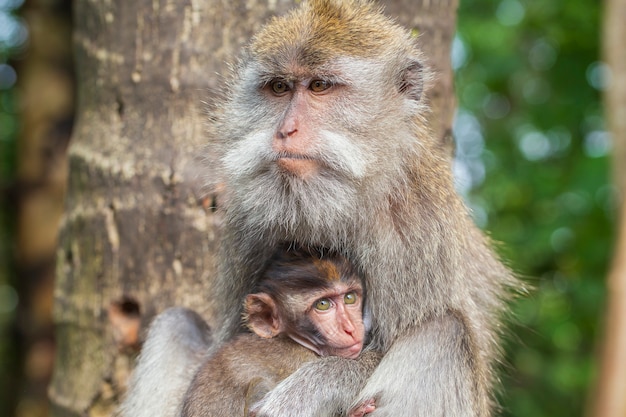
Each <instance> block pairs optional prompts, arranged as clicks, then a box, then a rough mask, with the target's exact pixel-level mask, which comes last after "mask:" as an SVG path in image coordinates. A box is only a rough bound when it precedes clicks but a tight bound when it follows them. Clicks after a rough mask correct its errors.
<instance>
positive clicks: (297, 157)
mask: <svg viewBox="0 0 626 417" xmlns="http://www.w3.org/2000/svg"><path fill="white" fill-rule="evenodd" d="M281 159H295V160H303V161H313V160H314V158H312V157H310V156H308V155H302V154H297V153H291V152H279V153H278V154H277V155H276V159H275V160H276V161H280V160H281Z"/></svg>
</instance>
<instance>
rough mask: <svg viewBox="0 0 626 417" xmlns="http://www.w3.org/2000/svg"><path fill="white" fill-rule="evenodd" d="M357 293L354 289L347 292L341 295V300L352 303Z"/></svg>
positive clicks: (354, 301)
mask: <svg viewBox="0 0 626 417" xmlns="http://www.w3.org/2000/svg"><path fill="white" fill-rule="evenodd" d="M356 299H357V295H356V293H355V292H354V291H352V292H349V293H347V294H346V295H344V296H343V302H344V303H345V304H354V303H356Z"/></svg>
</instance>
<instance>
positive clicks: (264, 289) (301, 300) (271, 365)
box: [182, 248, 375, 417]
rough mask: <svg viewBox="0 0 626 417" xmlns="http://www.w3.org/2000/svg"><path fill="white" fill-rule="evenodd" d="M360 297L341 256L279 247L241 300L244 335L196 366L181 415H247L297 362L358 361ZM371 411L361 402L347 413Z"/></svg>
mask: <svg viewBox="0 0 626 417" xmlns="http://www.w3.org/2000/svg"><path fill="white" fill-rule="evenodd" d="M362 300H363V286H362V284H361V280H360V278H359V277H358V275H357V274H356V273H355V271H354V269H353V267H352V265H351V264H350V263H349V262H348V261H347V260H346V259H345V258H343V257H341V256H339V255H335V254H332V253H326V252H325V253H322V252H319V251H309V250H305V249H302V248H298V249H285V248H282V249H279V251H278V252H277V253H276V254H275V255H274V256H273V258H272V259H271V260H270V262H269V266H268V268H267V269H266V271H265V273H264V274H263V275H262V277H261V279H260V281H259V282H258V284H257V285H256V287H255V289H254V293H252V294H249V295H248V296H246V299H245V302H244V316H243V319H244V322H245V324H246V325H247V327H248V328H249V329H250V330H251V331H252V333H245V334H240V335H238V336H237V337H236V338H235V339H233V340H232V341H230V342H229V343H227V344H226V345H224V346H223V347H222V348H221V349H220V350H218V351H217V352H216V353H215V354H214V355H213V356H211V357H210V358H209V359H208V360H207V361H206V362H205V363H204V364H203V365H202V366H201V368H200V370H199V371H198V373H197V374H196V376H195V377H194V379H193V381H192V383H191V386H190V388H189V389H188V391H187V394H186V395H185V399H184V402H183V408H182V416H183V417H221V416H248V415H249V414H250V415H254V412H252V413H250V411H251V407H252V406H253V405H254V404H255V403H256V402H258V401H259V400H261V399H262V398H263V396H264V395H265V394H266V393H267V392H269V391H271V390H272V389H273V388H274V387H275V386H276V385H277V384H278V383H279V382H280V381H282V380H283V379H285V378H286V377H288V376H289V375H291V374H292V373H293V372H295V371H296V370H297V369H298V368H300V367H301V366H302V365H303V364H304V363H306V362H309V361H313V360H315V359H316V358H318V357H319V356H338V357H343V358H352V359H354V358H356V357H358V356H359V353H360V352H361V350H362V348H363V343H364V338H365V326H364V323H363V314H362V310H363V304H362ZM374 408H375V405H374V403H373V402H369V403H366V404H364V405H363V406H361V407H360V408H358V409H356V410H354V411H352V413H351V414H350V416H351V417H359V416H362V415H364V414H366V413H369V412H371V411H373V410H374Z"/></svg>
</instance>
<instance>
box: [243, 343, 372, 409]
mask: <svg viewBox="0 0 626 417" xmlns="http://www.w3.org/2000/svg"><path fill="white" fill-rule="evenodd" d="M381 356H382V355H381V354H380V353H378V352H374V351H364V352H363V353H362V354H361V356H360V357H359V358H358V359H345V358H339V357H334V356H329V357H324V358H320V359H319V360H317V361H314V362H310V363H307V364H305V365H304V366H302V367H301V368H300V369H299V370H298V371H296V372H295V373H294V374H292V375H291V376H290V377H288V378H287V379H285V380H284V381H282V382H281V383H280V384H278V386H277V387H276V388H274V389H273V390H272V391H271V392H269V393H268V394H267V395H266V396H265V397H264V398H263V399H262V400H261V401H260V402H259V403H257V404H255V405H254V406H253V407H252V410H251V413H250V416H251V417H270V416H280V417H306V416H315V417H318V416H319V417H322V416H328V417H335V416H343V415H346V413H347V411H348V408H349V407H350V405H351V404H352V402H353V401H354V399H355V398H356V396H357V395H358V393H359V392H360V391H361V389H362V388H363V386H364V384H365V382H366V381H367V378H368V377H369V375H370V374H371V373H372V371H373V370H374V369H375V368H376V366H377V365H378V363H379V361H380V358H381Z"/></svg>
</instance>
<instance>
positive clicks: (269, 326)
mask: <svg viewBox="0 0 626 417" xmlns="http://www.w3.org/2000/svg"><path fill="white" fill-rule="evenodd" d="M244 310H245V314H244V316H245V320H246V321H247V323H246V324H247V326H248V328H249V329H250V330H252V331H253V332H254V333H256V335H257V336H260V337H262V338H265V339H270V338H272V337H274V336H277V335H278V334H279V333H280V332H281V331H282V330H283V328H282V321H281V320H280V315H279V314H278V313H279V312H278V306H277V305H276V302H274V299H273V298H272V297H271V296H270V295H269V294H266V293H263V292H261V293H257V294H249V295H248V296H247V297H246V301H245V305H244Z"/></svg>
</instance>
